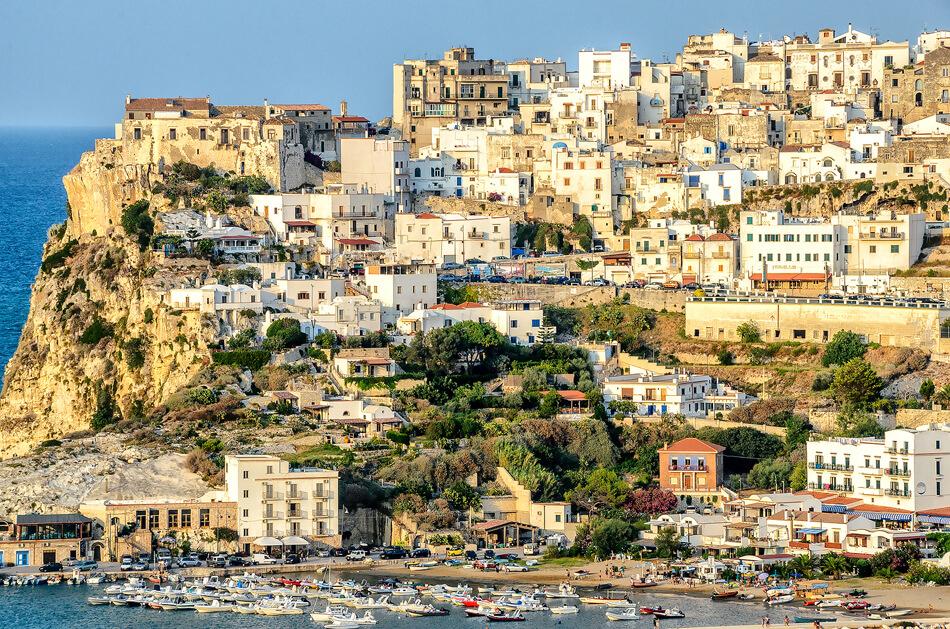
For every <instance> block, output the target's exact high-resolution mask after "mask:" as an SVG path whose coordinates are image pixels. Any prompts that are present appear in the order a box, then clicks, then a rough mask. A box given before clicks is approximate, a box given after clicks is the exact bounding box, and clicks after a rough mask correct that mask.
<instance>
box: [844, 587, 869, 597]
mask: <svg viewBox="0 0 950 629" xmlns="http://www.w3.org/2000/svg"><path fill="white" fill-rule="evenodd" d="M867 595H868V591H867V590H861V589H858V588H855V589H853V590H851V591H850V592H845V596H849V597H851V598H864V597H865V596H867Z"/></svg>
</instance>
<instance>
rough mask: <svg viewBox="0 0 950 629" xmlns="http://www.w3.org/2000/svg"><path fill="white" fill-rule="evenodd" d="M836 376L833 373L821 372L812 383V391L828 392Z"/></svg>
mask: <svg viewBox="0 0 950 629" xmlns="http://www.w3.org/2000/svg"><path fill="white" fill-rule="evenodd" d="M834 379H835V374H834V372H832V371H819V372H818V373H816V374H815V379H814V380H813V381H812V383H811V390H812V391H827V390H828V389H829V388H830V387H831V383H832V382H834Z"/></svg>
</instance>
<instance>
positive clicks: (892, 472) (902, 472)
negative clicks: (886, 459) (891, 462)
mask: <svg viewBox="0 0 950 629" xmlns="http://www.w3.org/2000/svg"><path fill="white" fill-rule="evenodd" d="M884 473H885V474H887V475H888V476H910V470H902V469H900V468H899V467H892V468H889V469H886V470H884Z"/></svg>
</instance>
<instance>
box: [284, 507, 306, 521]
mask: <svg viewBox="0 0 950 629" xmlns="http://www.w3.org/2000/svg"><path fill="white" fill-rule="evenodd" d="M287 517H288V518H291V519H299V518H306V517H307V512H306V511H301V510H299V509H298V510H297V511H288V512H287Z"/></svg>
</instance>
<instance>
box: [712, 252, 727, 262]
mask: <svg viewBox="0 0 950 629" xmlns="http://www.w3.org/2000/svg"><path fill="white" fill-rule="evenodd" d="M712 257H713V258H715V259H717V260H728V259H730V258H731V257H732V252H731V251H713V253H712Z"/></svg>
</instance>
